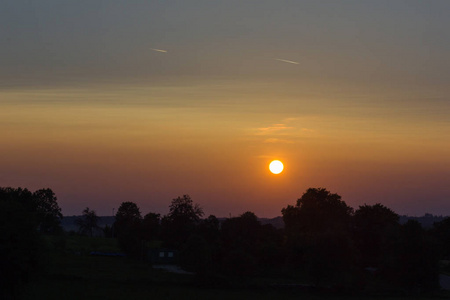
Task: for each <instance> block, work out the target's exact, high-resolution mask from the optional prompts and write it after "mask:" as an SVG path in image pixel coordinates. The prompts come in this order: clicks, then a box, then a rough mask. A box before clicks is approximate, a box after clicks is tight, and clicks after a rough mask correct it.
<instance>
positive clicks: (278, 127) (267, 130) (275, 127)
mask: <svg viewBox="0 0 450 300" xmlns="http://www.w3.org/2000/svg"><path fill="white" fill-rule="evenodd" d="M292 128H293V127H290V126H286V124H273V125H272V126H269V127H260V128H258V133H257V134H258V135H265V134H273V133H276V132H280V131H283V130H288V129H292Z"/></svg>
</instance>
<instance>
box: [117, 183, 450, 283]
mask: <svg viewBox="0 0 450 300" xmlns="http://www.w3.org/2000/svg"><path fill="white" fill-rule="evenodd" d="M169 208H170V210H169V213H168V214H167V215H165V216H163V217H161V216H160V215H159V214H155V213H148V214H146V215H145V216H144V217H142V216H141V213H140V210H139V208H138V206H137V205H136V204H135V203H133V202H123V203H122V205H121V206H120V208H119V209H118V211H117V214H116V222H115V224H114V226H113V227H114V231H115V233H116V237H117V239H118V241H119V245H120V246H121V248H122V249H123V251H125V252H126V253H127V254H128V255H130V256H134V257H139V256H140V255H142V253H143V252H142V245H146V243H148V242H151V241H155V240H158V241H162V243H163V247H168V248H173V249H178V250H179V251H180V256H179V258H180V259H179V263H180V264H181V266H183V267H184V268H185V269H186V270H190V271H194V272H196V273H197V274H203V275H205V277H206V278H212V276H211V275H213V274H225V275H230V276H269V277H277V276H278V277H283V276H284V277H288V278H289V277H291V278H292V277H294V278H295V277H296V276H298V277H301V278H303V279H305V280H307V281H309V282H311V283H313V284H314V285H315V286H330V285H334V286H340V287H344V288H345V287H352V288H355V287H356V288H360V289H364V288H365V287H367V286H369V285H372V284H373V283H376V284H377V286H378V287H383V288H392V287H399V288H404V289H414V290H421V291H425V290H434V289H437V288H439V284H438V281H439V261H440V260H442V259H448V258H449V257H450V218H447V219H445V220H444V221H442V222H438V223H436V224H435V225H434V227H433V228H432V229H430V230H426V229H424V228H422V226H421V224H420V223H419V222H417V221H415V220H410V221H408V222H407V223H405V224H403V225H401V224H400V223H399V215H398V214H396V213H395V212H394V211H392V210H391V209H389V208H387V207H386V206H384V205H382V204H380V203H378V204H375V205H362V206H360V207H359V208H358V209H356V210H354V209H353V208H351V207H350V206H348V205H347V204H346V203H345V202H344V201H343V200H342V198H341V196H339V195H338V194H335V193H331V192H329V191H328V190H326V189H324V188H310V189H308V190H307V191H306V192H305V193H304V194H303V195H302V197H301V198H299V199H298V200H297V201H296V203H295V204H294V205H288V206H287V207H285V208H283V209H282V210H281V212H282V216H283V221H284V224H285V226H284V228H283V229H276V228H275V227H273V226H272V225H270V224H266V225H262V224H261V223H260V222H259V221H258V218H257V216H256V215H255V214H254V213H253V212H245V213H243V214H242V215H240V216H238V217H232V218H227V219H226V220H224V221H223V222H219V220H218V219H217V218H216V217H215V216H213V215H210V216H208V217H207V218H203V210H202V209H201V207H200V206H198V205H197V204H194V202H193V200H192V199H191V198H190V197H189V196H188V195H184V196H182V197H178V198H175V199H173V200H172V202H171V204H170V207H169Z"/></svg>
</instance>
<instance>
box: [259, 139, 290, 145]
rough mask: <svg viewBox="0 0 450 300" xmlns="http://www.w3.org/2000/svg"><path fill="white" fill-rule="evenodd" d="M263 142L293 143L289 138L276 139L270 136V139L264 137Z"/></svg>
mask: <svg viewBox="0 0 450 300" xmlns="http://www.w3.org/2000/svg"><path fill="white" fill-rule="evenodd" d="M264 143H267V144H275V143H279V144H293V143H294V142H293V141H290V140H286V139H277V138H271V139H265V140H264Z"/></svg>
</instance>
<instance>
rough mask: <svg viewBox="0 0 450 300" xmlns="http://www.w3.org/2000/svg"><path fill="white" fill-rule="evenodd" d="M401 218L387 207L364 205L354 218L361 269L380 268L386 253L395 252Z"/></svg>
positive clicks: (354, 230)
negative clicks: (394, 247)
mask: <svg viewBox="0 0 450 300" xmlns="http://www.w3.org/2000/svg"><path fill="white" fill-rule="evenodd" d="M398 220H399V216H398V215H397V214H396V213H395V212H393V211H392V210H391V209H389V208H387V207H386V206H384V205H382V204H380V203H377V204H375V205H366V204H365V205H363V206H360V207H359V209H358V210H356V212H355V214H354V216H353V230H352V231H353V239H354V240H355V243H356V247H357V248H358V250H359V252H360V255H361V261H360V265H361V267H380V265H381V263H382V259H384V258H386V257H385V254H386V253H392V252H393V246H394V243H395V242H396V241H397V239H398V234H399V226H400V224H399V223H398Z"/></svg>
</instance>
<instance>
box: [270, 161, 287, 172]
mask: <svg viewBox="0 0 450 300" xmlns="http://www.w3.org/2000/svg"><path fill="white" fill-rule="evenodd" d="M283 168H284V166H283V163H282V162H281V161H279V160H274V161H272V162H271V163H270V165H269V170H270V172H272V173H273V174H280V173H281V172H282V171H283Z"/></svg>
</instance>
